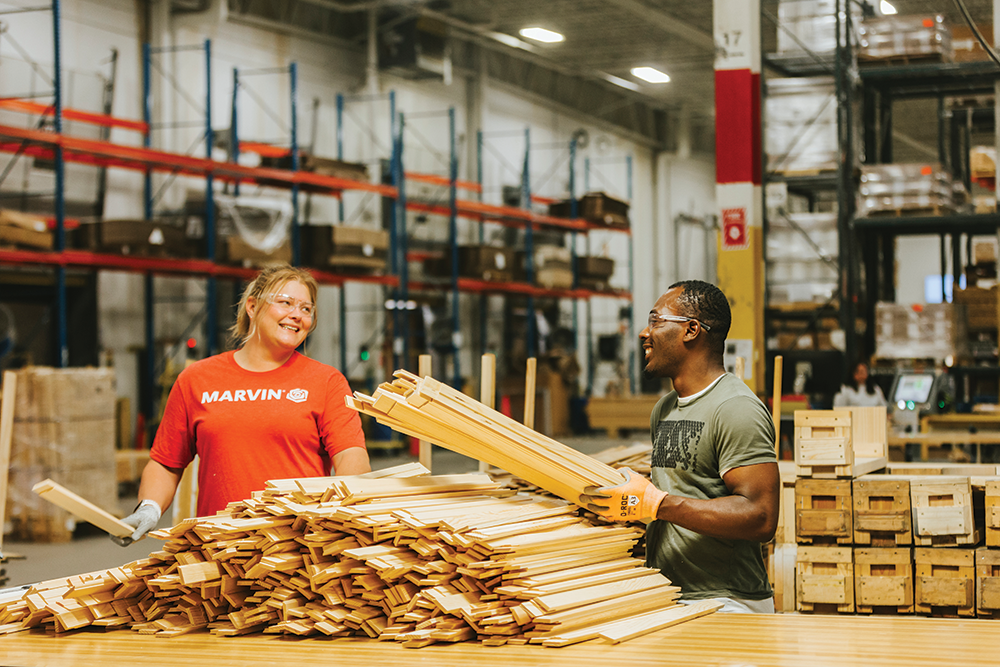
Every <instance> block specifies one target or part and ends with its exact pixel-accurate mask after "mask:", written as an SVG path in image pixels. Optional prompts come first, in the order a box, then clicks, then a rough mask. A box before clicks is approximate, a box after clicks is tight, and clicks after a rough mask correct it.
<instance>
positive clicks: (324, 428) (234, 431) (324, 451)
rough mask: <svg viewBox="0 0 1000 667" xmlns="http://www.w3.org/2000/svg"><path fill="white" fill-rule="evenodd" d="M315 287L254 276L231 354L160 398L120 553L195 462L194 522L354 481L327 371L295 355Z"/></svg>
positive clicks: (357, 453)
mask: <svg viewBox="0 0 1000 667" xmlns="http://www.w3.org/2000/svg"><path fill="white" fill-rule="evenodd" d="M317 289H318V288H317V285H316V280H315V279H314V278H313V277H312V275H310V274H309V273H308V272H307V271H305V270H303V269H298V268H293V267H290V266H287V265H285V266H278V267H271V268H267V269H264V270H263V271H261V272H260V273H259V274H258V275H257V277H256V278H255V279H254V280H253V282H251V283H250V285H249V286H248V287H247V289H246V290H245V291H244V293H243V296H242V298H241V300H240V303H239V309H238V311H237V318H236V324H235V325H234V326H233V328H232V342H233V345H234V347H235V349H234V350H231V351H229V352H223V353H222V354H218V355H215V356H213V357H209V358H208V359H203V360H201V361H199V362H196V363H194V364H192V365H191V366H190V367H188V368H186V369H185V370H184V371H183V372H182V373H181V374H180V376H179V377H178V378H177V382H176V383H175V384H174V386H173V388H172V389H171V390H170V395H169V397H168V398H167V405H166V407H165V409H164V414H163V420H162V421H161V422H160V426H159V428H158V430H157V433H156V438H155V439H154V441H153V447H152V449H151V451H150V462H149V463H148V464H147V465H146V468H145V469H144V470H143V473H142V481H141V483H140V485H139V505H138V507H137V508H136V510H135V512H133V513H132V514H131V515H129V516H128V517H126V518H125V519H124V521H125V522H126V523H128V524H129V525H131V526H134V527H135V532H134V533H133V534H132V536H131V537H126V538H123V539H118V538H113V539H115V540H116V541H117V542H118V543H119V544H122V545H123V546H127V545H128V544H130V543H131V542H133V541H134V540H137V539H139V538H140V537H142V536H143V535H145V534H146V533H147V532H149V530H151V529H152V528H153V527H154V526H155V525H156V523H157V522H158V521H159V519H160V516H161V514H162V512H163V510H164V509H166V508H167V507H168V506H169V505H170V502H171V500H172V499H173V497H174V493H175V492H176V490H177V486H178V484H179V483H180V480H181V475H182V474H183V472H184V468H185V467H187V465H188V464H189V463H190V462H191V461H192V460H193V459H194V457H195V455H198V456H199V465H198V491H199V494H198V495H199V497H198V514H199V515H200V516H204V515H208V514H214V513H216V512H218V511H220V510H224V509H225V507H226V505H227V504H228V503H230V502H233V501H238V500H243V499H245V498H249V497H250V494H251V493H252V492H253V491H256V490H259V489H263V488H264V482H265V481H267V480H269V479H287V478H292V477H316V476H323V475H328V474H331V468H332V471H333V473H334V474H337V475H357V474H360V473H364V472H368V471H369V470H371V466H370V464H369V461H368V452H367V450H366V449H365V440H364V434H363V432H362V430H361V420H360V418H359V417H358V414H357V413H356V412H354V411H353V410H349V409H347V407H346V406H345V405H344V396H345V395H348V394H350V393H351V390H350V387H349V386H348V384H347V380H346V379H345V378H344V376H343V375H342V374H341V373H340V372H339V371H338V370H336V369H335V368H333V367H331V366H328V365H326V364H322V363H320V362H318V361H315V360H312V359H309V358H308V357H306V356H304V355H302V354H300V353H298V352H297V351H296V350H297V348H298V347H299V346H300V345H301V344H302V343H303V341H305V339H306V336H308V335H309V333H310V332H311V331H312V329H313V326H314V322H315V316H316V305H315V304H316V292H317Z"/></svg>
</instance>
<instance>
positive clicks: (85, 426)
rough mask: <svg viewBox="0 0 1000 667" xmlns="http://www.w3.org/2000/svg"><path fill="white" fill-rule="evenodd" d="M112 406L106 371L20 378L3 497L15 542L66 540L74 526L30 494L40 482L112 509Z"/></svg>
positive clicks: (37, 372) (30, 371)
mask: <svg viewBox="0 0 1000 667" xmlns="http://www.w3.org/2000/svg"><path fill="white" fill-rule="evenodd" d="M115 399H116V396H115V380H114V372H113V371H112V370H111V369H107V368H64V369H57V368H48V367H31V368H27V369H24V370H21V371H18V379H17V398H16V399H15V409H14V431H13V440H12V442H11V458H10V471H9V473H10V479H9V484H8V498H7V516H8V519H9V521H10V525H11V528H12V533H13V536H14V537H15V538H17V539H25V540H37V541H52V542H58V541H66V540H69V539H70V537H72V533H73V529H74V528H75V526H76V520H75V519H74V518H73V517H72V516H71V515H70V514H68V513H67V512H65V511H64V510H61V509H59V508H57V507H55V506H54V505H52V504H50V503H48V502H46V501H45V500H43V499H42V498H40V497H39V496H37V495H35V494H34V493H32V492H31V487H32V486H34V485H35V484H36V483H37V482H40V481H42V480H43V479H46V478H52V479H53V480H56V481H57V482H59V483H60V484H62V485H63V486H65V487H67V488H69V489H70V490H72V491H74V492H76V493H78V494H80V495H81V496H84V497H85V498H87V499H88V500H90V501H91V502H94V503H95V504H97V505H99V506H102V507H112V508H113V507H115V506H116V504H117V498H118V496H117V479H116V474H115Z"/></svg>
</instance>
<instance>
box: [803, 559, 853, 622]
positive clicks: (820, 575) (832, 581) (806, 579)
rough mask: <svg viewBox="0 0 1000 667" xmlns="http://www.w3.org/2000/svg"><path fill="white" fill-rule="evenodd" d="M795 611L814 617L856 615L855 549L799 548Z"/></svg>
mask: <svg viewBox="0 0 1000 667" xmlns="http://www.w3.org/2000/svg"><path fill="white" fill-rule="evenodd" d="M795 600H796V602H795V609H796V611H800V612H814V613H841V614H853V613H854V559H853V553H852V551H851V547H817V546H804V545H799V546H798V548H797V549H796V557H795Z"/></svg>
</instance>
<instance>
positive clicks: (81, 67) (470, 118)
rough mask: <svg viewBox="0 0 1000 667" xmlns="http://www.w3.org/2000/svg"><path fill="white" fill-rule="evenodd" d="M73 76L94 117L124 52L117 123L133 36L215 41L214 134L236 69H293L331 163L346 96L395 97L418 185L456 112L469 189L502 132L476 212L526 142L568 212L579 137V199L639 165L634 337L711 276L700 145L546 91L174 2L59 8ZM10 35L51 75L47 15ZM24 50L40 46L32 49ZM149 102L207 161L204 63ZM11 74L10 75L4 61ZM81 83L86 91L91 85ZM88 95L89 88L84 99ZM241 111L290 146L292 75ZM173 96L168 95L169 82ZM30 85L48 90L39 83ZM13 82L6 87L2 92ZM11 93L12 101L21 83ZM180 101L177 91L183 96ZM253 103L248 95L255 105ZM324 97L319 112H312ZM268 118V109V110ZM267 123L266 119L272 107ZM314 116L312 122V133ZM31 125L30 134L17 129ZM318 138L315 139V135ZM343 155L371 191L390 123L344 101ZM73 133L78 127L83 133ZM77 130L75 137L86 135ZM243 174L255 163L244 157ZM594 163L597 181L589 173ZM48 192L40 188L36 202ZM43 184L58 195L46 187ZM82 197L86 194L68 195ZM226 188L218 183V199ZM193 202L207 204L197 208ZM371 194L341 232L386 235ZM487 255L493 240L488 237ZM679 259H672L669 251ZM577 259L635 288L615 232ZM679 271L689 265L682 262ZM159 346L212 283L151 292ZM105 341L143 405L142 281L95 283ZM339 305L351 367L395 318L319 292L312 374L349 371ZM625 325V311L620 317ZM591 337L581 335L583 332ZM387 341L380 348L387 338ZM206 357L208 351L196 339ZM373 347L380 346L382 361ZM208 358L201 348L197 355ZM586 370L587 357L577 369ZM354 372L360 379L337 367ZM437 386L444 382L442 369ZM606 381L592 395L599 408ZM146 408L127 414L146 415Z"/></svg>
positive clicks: (72, 172)
mask: <svg viewBox="0 0 1000 667" xmlns="http://www.w3.org/2000/svg"><path fill="white" fill-rule="evenodd" d="M62 11H63V23H62V25H63V56H62V61H63V63H64V68H65V70H66V72H65V74H64V78H65V79H66V80H67V81H69V82H72V85H68V86H67V89H68V90H69V91H70V93H69V97H68V99H66V100H65V101H64V104H65V106H67V107H73V106H76V107H82V108H94V98H95V96H97V99H99V96H98V93H97V92H96V91H97V89H98V85H97V83H98V82H99V77H98V76H97V75H96V74H95V73H100V72H105V71H106V70H107V66H106V63H107V60H108V57H109V54H110V50H111V49H112V48H114V49H117V51H118V69H117V76H116V93H115V99H114V107H113V115H115V116H119V117H123V118H134V119H140V118H142V47H141V35H142V34H143V33H144V32H145V31H147V30H148V34H149V38H150V43H151V44H152V45H153V46H154V47H169V46H181V45H201V44H203V42H204V40H206V39H210V40H211V51H212V60H211V67H212V72H211V77H212V81H211V86H212V91H213V94H212V125H213V128H214V130H215V132H216V133H217V136H218V134H219V132H220V131H224V130H226V129H227V128H229V126H230V99H231V94H232V89H233V68H239V69H240V70H244V71H248V70H252V69H258V68H278V67H284V66H287V65H288V64H289V63H290V62H293V61H294V62H296V63H297V67H298V104H299V106H298V117H299V143H300V145H306V146H309V145H311V144H312V143H313V141H315V153H316V154H317V155H326V156H335V155H336V115H335V113H336V95H337V93H343V94H345V95H354V94H359V93H370V92H372V91H373V89H377V92H381V93H387V92H388V91H390V90H392V91H394V92H395V95H396V109H397V110H399V111H402V112H403V113H404V114H410V115H412V116H413V118H412V120H407V122H406V125H407V130H406V135H405V143H404V161H405V165H406V169H407V170H408V171H422V172H429V173H436V174H441V175H445V174H447V156H448V123H447V118H446V117H445V116H443V115H442V116H439V117H430V114H431V113H433V112H445V111H446V110H447V109H448V108H449V107H453V108H454V109H455V117H456V128H457V130H456V134H457V143H458V151H457V153H458V156H459V167H458V173H459V178H460V179H467V180H475V178H476V165H475V164H474V163H473V159H472V156H474V155H475V147H474V142H475V136H476V130H477V129H480V128H481V129H483V130H484V131H485V132H486V133H488V134H496V133H508V134H507V135H506V136H504V137H497V138H492V139H490V140H489V141H488V143H490V148H489V150H488V151H484V156H483V183H484V185H483V192H484V194H483V198H484V200H485V201H488V202H491V203H500V202H501V201H502V199H501V196H502V190H503V186H510V185H515V186H516V185H519V183H520V168H521V165H522V163H523V156H524V138H523V136H520V135H521V133H523V131H524V129H525V128H526V127H528V128H530V133H531V138H530V141H531V144H532V149H531V157H530V165H529V168H530V173H531V181H532V190H533V194H536V195H541V196H547V197H553V198H562V197H565V196H567V194H568V191H569V165H568V146H569V142H570V138H571V136H573V135H574V133H580V132H583V133H585V135H586V137H587V143H586V146H585V147H583V146H581V147H580V149H579V150H578V155H577V161H576V165H575V166H576V184H575V187H576V192H577V194H578V195H579V194H582V193H583V192H584V191H585V189H586V188H588V187H589V189H590V190H600V191H604V192H607V193H608V194H610V195H612V196H615V197H619V198H626V197H627V196H628V194H629V193H628V190H629V183H628V169H627V166H626V158H627V157H630V158H631V195H632V197H631V204H632V208H631V220H632V241H633V243H634V255H633V265H632V270H633V272H634V309H633V312H632V331H631V333H632V336H633V342H634V338H635V336H637V334H638V332H639V331H640V330H641V328H642V326H644V324H643V322H644V320H645V313H646V312H647V311H648V309H649V307H650V306H651V305H652V303H653V302H655V300H656V298H657V297H658V296H659V294H661V293H662V292H663V291H664V290H665V289H666V287H667V286H668V285H669V284H670V283H672V282H674V281H675V280H679V279H684V278H691V277H695V278H704V279H708V280H714V275H710V270H711V269H710V268H709V267H707V266H704V262H703V261H702V260H701V258H703V257H705V256H706V247H705V246H706V244H707V243H709V242H710V243H711V245H712V246H713V247H714V238H713V239H711V240H710V241H709V240H708V237H707V236H706V233H705V232H704V231H703V230H702V231H698V230H690V229H686V228H685V229H678V228H677V226H676V225H675V218H676V217H677V216H678V215H679V214H682V213H683V214H686V215H691V216H704V215H708V214H710V213H711V212H712V211H713V210H714V196H715V195H714V189H715V184H714V181H715V174H714V161H713V160H714V157H713V155H712V154H711V153H707V152H706V153H699V152H697V150H696V151H695V152H692V151H691V142H690V141H687V142H685V141H680V142H679V143H680V145H681V150H679V151H671V152H666V151H662V150H656V149H654V148H653V147H651V146H648V145H643V144H641V143H638V142H637V141H636V140H634V139H633V138H627V137H625V136H621V135H620V134H616V133H615V132H614V131H613V130H612V129H609V126H608V125H607V124H606V123H602V122H600V121H599V120H598V119H597V118H588V117H586V116H583V115H581V114H579V113H575V112H571V111H569V110H567V109H565V108H561V107H560V106H559V105H558V104H557V103H555V102H553V101H548V100H545V99H540V98H539V97H538V96H537V95H536V94H527V93H526V94H519V93H518V89H516V88H513V87H512V86H511V85H510V84H505V83H501V82H498V81H497V82H494V81H491V80H490V79H489V78H488V77H485V76H484V74H483V73H484V72H485V71H486V68H485V67H481V68H480V69H479V71H477V72H470V71H462V72H457V73H456V75H455V76H453V77H452V78H451V81H450V82H449V83H448V84H447V85H446V83H445V82H444V81H442V80H440V79H437V80H421V81H410V80H406V79H402V78H398V77H394V76H390V75H388V74H385V73H382V74H380V75H379V76H378V77H377V81H374V82H373V81H371V80H370V78H369V77H366V56H365V50H364V48H358V47H357V45H345V44H342V43H340V42H337V41H335V40H332V39H331V40H324V39H319V38H312V37H308V36H302V35H299V34H295V35H290V34H279V33H278V32H275V31H271V30H266V29H262V28H259V27H254V26H250V25H245V24H242V23H238V22H235V21H231V20H227V13H226V2H225V1H224V0H214V2H212V3H211V5H210V7H209V8H208V9H207V10H206V11H204V12H201V13H196V14H171V13H170V11H169V3H168V2H166V0H160V1H154V2H148V3H145V2H134V3H122V2H117V1H114V0H66V1H65V2H63V10H62ZM5 22H8V24H9V31H10V33H11V34H12V35H17V36H23V37H21V39H20V42H21V43H22V44H24V45H25V46H26V48H27V50H28V52H29V55H30V56H31V58H32V59H33V60H35V61H37V62H38V63H40V64H42V65H43V67H51V63H52V36H51V19H50V17H49V16H48V15H47V14H24V15H12V16H10V17H9V18H5ZM29 36H30V37H29ZM0 54H2V55H3V56H4V58H5V59H6V60H7V61H10V60H13V61H15V62H16V61H18V60H19V59H20V56H19V55H18V54H17V53H15V52H13V51H11V50H10V47H9V45H8V44H5V43H3V42H2V41H0ZM154 62H155V63H156V67H154V73H153V76H152V79H151V80H152V88H151V99H152V108H153V118H154V119H155V120H156V121H158V122H161V123H174V124H186V125H185V126H184V127H175V128H162V129H157V130H156V131H155V132H154V143H153V145H154V147H158V148H163V149H164V150H169V151H174V152H180V153H189V154H192V155H197V156H204V155H205V146H204V142H203V141H199V137H200V136H201V134H202V132H203V127H200V126H198V125H197V122H198V121H200V120H202V119H203V118H204V111H203V106H202V105H203V103H204V95H205V94H204V91H205V85H206V81H205V76H206V72H205V61H204V54H203V53H202V52H200V51H197V50H195V51H178V52H173V53H162V54H158V55H156V56H154ZM4 71H5V72H11V71H14V70H12V68H10V67H9V66H8V62H5V68H4ZM17 71H20V72H21V76H23V77H24V79H25V82H29V81H31V80H32V79H33V75H32V74H31V68H30V66H29V65H28V64H27V63H24V62H22V63H20V66H19V69H18V70H17ZM88 77H89V79H88ZM88 80H93V82H94V83H93V85H87V83H88ZM241 81H242V82H243V83H244V85H245V86H246V89H245V90H244V89H243V88H241V92H240V102H239V134H240V138H241V139H249V140H257V141H275V142H282V141H285V142H287V134H288V125H289V118H290V110H289V106H290V105H289V99H290V89H289V78H288V77H287V76H283V75H262V76H253V77H247V78H246V79H241ZM175 84H176V85H175ZM33 85H34V86H35V87H36V88H38V87H39V86H40V85H41V84H38V83H37V82H36V83H35V84H33ZM10 86H11V84H10V83H9V79H8V83H7V84H5V88H7V89H10ZM13 87H15V88H16V87H18V86H13ZM178 88H179V89H180V90H179V91H178ZM247 91H250V92H247ZM314 100H317V101H318V102H317V103H316V106H315V112H314V111H313V107H314V102H313V101H314ZM262 103H263V104H262ZM265 106H266V107H267V108H264V107H265ZM314 118H315V122H314V120H313V119H314ZM21 122H24V121H21ZM314 125H315V127H314ZM344 127H345V133H344V142H345V145H344V158H345V159H346V160H348V161H357V162H366V163H368V164H369V165H370V166H372V165H376V167H375V168H373V169H371V171H372V172H373V173H374V174H376V176H375V178H377V177H378V176H377V175H378V173H379V169H378V168H377V164H378V160H379V159H380V158H386V157H388V155H389V152H390V150H391V148H390V137H389V127H390V114H389V107H388V104H387V102H385V101H362V102H349V103H348V104H347V108H346V113H345V121H344ZM77 129H80V128H70V129H69V131H71V132H73V131H75V130H77ZM81 131H83V130H81ZM110 141H112V142H115V143H120V144H126V145H140V144H141V136H139V135H138V134H137V133H135V132H130V131H127V130H122V129H117V128H115V129H112V131H111V136H110ZM212 156H213V157H214V158H215V159H219V160H223V159H225V156H226V153H225V150H224V148H223V147H218V146H217V147H216V148H214V150H213V152H212ZM242 159H248V160H249V159H251V156H243V158H242ZM588 160H589V164H590V166H589V171H588V170H587V169H586V164H587V161H588ZM93 171H94V170H92V169H91V170H88V169H87V168H85V167H80V166H79V165H70V166H69V168H68V171H67V173H68V183H69V193H70V194H69V196H70V198H73V197H77V198H86V197H87V196H91V195H90V193H92V192H93V188H94V186H93V182H92V180H93V178H94V176H93ZM44 185H46V184H45V183H42V184H39V187H42V186H44ZM49 187H51V184H49ZM153 187H154V191H156V192H157V193H158V201H157V207H158V208H166V209H181V208H183V207H184V203H185V201H186V200H188V199H190V198H191V197H195V198H196V197H197V196H199V195H198V193H199V192H201V193H203V191H204V181H203V180H201V179H193V178H185V177H182V176H178V177H173V176H166V175H160V174H157V175H155V177H154V179H153ZM74 188H76V189H74ZM142 188H143V179H142V175H141V174H139V173H136V172H130V171H127V170H110V171H109V172H108V189H107V197H106V200H105V205H104V217H105V218H106V219H111V218H141V217H142V216H143V203H142ZM217 189H218V186H217ZM200 196H202V197H203V194H201V195H200ZM365 196H366V195H364V194H360V193H349V194H348V195H347V196H345V209H346V210H348V211H349V214H348V216H347V219H346V220H345V222H346V223H347V224H357V225H370V226H377V225H379V224H380V213H379V209H378V206H377V202H371V201H368V202H366V201H364V198H365ZM408 196H410V197H428V198H433V197H434V196H435V193H434V192H432V188H430V186H421V185H419V184H413V185H411V186H409V188H408ZM309 217H310V221H311V222H314V223H330V222H334V221H336V220H337V201H336V200H335V199H334V198H332V197H318V196H317V197H313V198H312V201H311V202H310V203H309ZM412 217H413V216H411V219H410V220H409V222H408V227H409V229H410V230H411V231H412V234H413V237H414V238H415V239H418V240H421V241H433V240H439V241H444V240H446V239H447V231H448V229H447V228H448V225H447V220H445V219H434V218H433V217H431V218H429V219H428V220H427V221H426V222H420V221H416V222H414V221H413V220H412ZM493 227H497V226H496V225H491V226H490V228H489V230H488V232H487V240H490V236H491V235H492V236H494V237H496V236H497V235H498V234H499V232H497V231H495V230H493V229H492V228H493ZM478 233H479V232H478V229H477V228H476V226H475V225H474V224H473V223H472V222H470V221H464V220H460V221H459V238H460V242H478ZM494 240H497V239H495V238H494ZM678 243H679V244H680V248H679V247H678V246H677V244H678ZM576 244H577V245H576V249H577V252H578V253H579V254H588V253H589V254H598V255H607V256H610V257H612V258H614V259H615V261H616V272H615V275H614V277H613V279H612V281H611V282H612V284H613V285H614V286H616V287H620V288H627V287H628V283H629V276H628V273H629V263H628V239H627V237H626V236H625V235H622V234H612V233H595V234H592V235H590V237H589V238H586V237H581V238H578V239H577V241H576ZM678 258H681V261H678ZM155 290H156V302H155V310H154V313H155V319H154V321H155V336H156V338H157V340H158V341H160V342H163V343H170V344H176V343H183V340H184V339H186V337H187V336H190V337H194V338H198V336H199V335H200V330H198V329H197V328H196V329H195V330H194V331H193V332H192V329H191V324H192V322H193V321H196V320H197V319H198V318H199V317H201V315H202V313H201V311H202V309H203V306H204V297H205V281H204V280H195V279H181V278H165V277H159V276H158V277H156V279H155ZM98 293H99V299H98V301H99V306H98V307H99V331H100V337H101V341H100V344H101V347H102V350H103V358H104V359H105V360H106V361H108V362H110V363H113V364H114V366H115V368H116V369H117V376H118V388H119V393H120V394H121V395H136V394H137V391H138V387H137V383H138V370H139V356H138V351H139V350H140V349H141V348H142V347H143V346H144V336H143V331H144V319H143V318H144V278H143V276H141V275H137V274H129V273H119V272H113V271H101V272H100V273H99V283H98ZM341 295H343V296H344V298H345V300H346V301H345V305H346V308H347V312H348V326H347V334H346V335H347V349H348V350H349V358H351V359H354V358H355V357H356V352H357V350H358V349H359V348H360V346H361V345H364V344H369V343H370V338H371V332H372V331H377V330H379V329H380V328H381V326H382V322H383V320H384V317H385V308H384V303H383V301H384V294H383V290H382V288H381V287H378V286H372V285H368V284H359V283H354V284H348V285H347V287H346V288H345V289H344V290H343V292H342V291H341V290H339V289H338V288H333V287H323V288H322V289H321V292H320V297H319V304H318V306H319V316H318V321H317V329H316V333H315V334H314V335H313V336H312V337H311V340H310V342H309V345H308V352H309V354H310V355H311V356H314V357H316V358H317V359H319V360H321V361H324V362H327V363H331V364H334V365H337V366H339V365H340V355H339V349H340V326H339V322H338V309H339V299H340V298H341ZM235 297H236V294H235V292H234V291H233V290H232V289H229V290H228V291H227V290H225V289H223V290H221V291H220V295H219V298H220V308H225V307H230V308H231V306H232V305H233V302H232V300H230V301H229V302H228V303H223V301H224V300H225V299H227V298H229V299H235ZM474 298H476V297H472V296H468V295H464V296H463V297H462V300H463V301H462V303H463V308H462V313H463V314H462V317H463V323H462V327H463V331H468V332H470V333H469V334H468V335H466V336H465V338H466V343H468V340H469V338H471V335H472V333H474V332H475V331H476V328H477V327H478V316H477V315H476V314H475V307H474V306H475V304H473V302H472V300H473V299H474ZM488 304H489V309H490V317H491V319H492V318H494V317H499V316H501V315H502V312H503V311H502V299H501V298H490V299H489V300H488ZM623 305H624V302H622V301H618V300H613V299H594V300H593V301H592V302H591V308H592V311H591V316H592V322H593V329H592V330H593V335H594V336H595V337H596V336H599V335H602V334H612V333H616V332H621V331H624V329H625V327H624V322H623V320H622V315H623V311H622V306H623ZM466 306H469V307H466ZM586 308H587V306H586V304H584V303H579V304H578V305H577V309H578V310H577V316H578V317H579V318H582V317H584V314H585V312H586V311H585V309H586ZM559 311H560V315H559V320H560V321H559V323H558V324H559V325H560V326H571V325H572V323H573V319H574V315H573V304H572V303H571V302H569V301H566V300H563V302H561V303H560V305H559ZM624 314H625V315H627V311H625V313H624ZM580 321H581V322H582V320H580ZM502 333H503V329H502V327H491V328H490V329H489V330H488V337H487V338H488V347H494V346H496V347H499V346H500V345H501V343H502V340H501V336H502ZM584 335H585V333H584V327H583V326H582V324H580V325H579V326H578V335H577V341H576V343H577V348H578V350H584V349H586V340H585V339H584ZM379 343H381V341H379ZM198 345H199V346H200V345H203V341H200V340H199V341H198ZM174 349H175V350H176V355H175V359H174V361H175V364H176V366H177V367H180V365H182V363H183V358H184V354H185V350H184V346H183V345H182V344H176V345H175V347H174ZM376 349H377V346H376ZM201 351H202V349H201V348H199V352H201ZM473 355H474V352H473V346H471V345H468V344H466V345H465V346H464V349H463V352H462V356H461V357H460V364H461V366H462V371H463V375H465V376H467V377H469V378H470V379H471V378H472V377H474V376H476V375H477V373H478V367H479V363H478V359H473ZM579 356H580V357H581V359H580V361H581V363H582V364H584V369H583V372H584V373H586V367H585V364H586V359H584V358H583V356H584V355H582V354H581V355H579ZM345 371H347V372H348V373H349V374H350V373H351V372H354V371H358V369H357V368H348V369H345ZM436 372H437V369H436ZM603 385H604V383H603V382H602V381H600V380H599V381H598V382H596V383H595V392H596V393H601V391H602V389H601V387H603ZM137 403H138V401H133V405H132V409H133V411H135V410H136V408H137V405H136V404H137Z"/></svg>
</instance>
